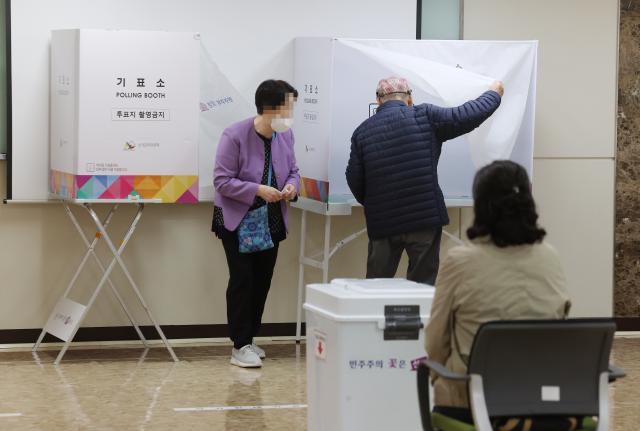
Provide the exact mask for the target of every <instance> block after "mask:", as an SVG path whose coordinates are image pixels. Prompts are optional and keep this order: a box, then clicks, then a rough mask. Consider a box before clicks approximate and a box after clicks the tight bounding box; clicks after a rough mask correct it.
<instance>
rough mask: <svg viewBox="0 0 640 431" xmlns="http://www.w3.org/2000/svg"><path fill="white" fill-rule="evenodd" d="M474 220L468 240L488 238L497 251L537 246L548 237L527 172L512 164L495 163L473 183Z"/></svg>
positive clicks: (477, 176) (507, 162)
mask: <svg viewBox="0 0 640 431" xmlns="http://www.w3.org/2000/svg"><path fill="white" fill-rule="evenodd" d="M473 200H474V204H473V208H474V212H475V220H474V221H473V225H472V226H471V227H470V228H469V229H468V230H467V236H468V237H469V239H474V238H478V237H483V236H487V235H488V236H489V237H490V238H491V240H492V241H493V243H494V244H495V245H497V246H498V247H508V246H511V245H521V244H534V243H536V242H540V241H542V239H543V238H544V237H545V235H546V234H547V233H546V232H545V230H544V229H542V228H540V227H539V226H538V223H537V221H538V213H537V212H536V203H535V202H534V200H533V196H532V195H531V183H530V182H529V176H528V175H527V171H526V170H525V169H524V168H523V167H522V166H520V165H519V164H517V163H514V162H511V161H509V160H498V161H495V162H493V163H491V164H489V165H487V166H485V167H483V168H482V169H480V170H479V171H478V173H477V174H476V177H475V179H474V181H473Z"/></svg>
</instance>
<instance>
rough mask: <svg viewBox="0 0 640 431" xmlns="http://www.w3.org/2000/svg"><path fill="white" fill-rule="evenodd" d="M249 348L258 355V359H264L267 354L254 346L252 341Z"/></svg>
mask: <svg viewBox="0 0 640 431" xmlns="http://www.w3.org/2000/svg"><path fill="white" fill-rule="evenodd" d="M251 350H253V351H254V352H256V355H258V356H259V357H260V359H264V358H266V357H267V354H266V353H265V352H264V350H262V349H261V348H260V347H258V346H256V344H255V343H253V344H252V345H251Z"/></svg>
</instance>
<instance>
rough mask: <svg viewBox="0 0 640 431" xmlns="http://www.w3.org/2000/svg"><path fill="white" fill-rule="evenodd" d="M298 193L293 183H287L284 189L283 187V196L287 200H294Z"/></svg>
mask: <svg viewBox="0 0 640 431" xmlns="http://www.w3.org/2000/svg"><path fill="white" fill-rule="evenodd" d="M297 194H298V191H297V190H296V187H295V186H294V185H293V184H287V185H286V186H285V187H284V189H282V198H283V199H285V200H287V201H291V200H294V199H295V198H296V195H297Z"/></svg>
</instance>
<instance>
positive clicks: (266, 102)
mask: <svg viewBox="0 0 640 431" xmlns="http://www.w3.org/2000/svg"><path fill="white" fill-rule="evenodd" d="M288 94H293V97H294V98H297V97H298V90H296V89H295V88H293V86H292V85H291V84H289V83H288V82H287V81H282V80H276V79H268V80H266V81H264V82H263V83H262V84H260V85H258V89H257V90H256V108H257V109H258V114H260V115H262V113H263V112H264V110H265V109H269V108H276V107H278V106H282V105H284V104H285V102H286V100H287V95H288Z"/></svg>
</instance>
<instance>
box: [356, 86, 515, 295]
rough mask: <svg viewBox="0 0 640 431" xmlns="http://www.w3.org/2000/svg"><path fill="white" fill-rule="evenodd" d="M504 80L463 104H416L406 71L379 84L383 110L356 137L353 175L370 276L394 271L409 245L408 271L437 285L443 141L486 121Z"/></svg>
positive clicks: (410, 275) (411, 277)
mask: <svg viewBox="0 0 640 431" xmlns="http://www.w3.org/2000/svg"><path fill="white" fill-rule="evenodd" d="M503 93H504V88H503V86H502V83H501V82H494V83H493V84H492V85H491V86H490V88H489V91H487V92H485V93H484V94H482V95H481V96H480V97H478V98H477V99H475V100H472V101H469V102H467V103H465V104H464V105H462V106H459V107H456V108H442V107H439V106H435V105H431V104H422V105H417V106H414V105H413V101H412V99H411V89H410V88H409V84H408V83H407V81H406V80H405V79H403V78H396V77H391V78H387V79H383V80H381V81H380V83H379V84H378V88H377V91H376V96H377V98H378V104H379V107H378V110H377V112H376V114H375V115H373V116H372V117H371V118H369V119H367V120H366V121H364V122H363V123H362V124H361V125H360V126H359V127H358V128H357V129H356V130H355V132H354V133H353V136H352V138H351V157H350V159H349V165H348V166H347V172H346V175H347V182H348V184H349V188H350V189H351V192H352V193H353V195H354V196H355V198H356V199H357V200H358V202H360V203H361V204H362V205H363V206H364V211H365V217H366V220H367V231H368V234H369V255H368V258H367V278H391V277H394V276H395V274H396V271H397V269H398V263H399V262H400V257H401V256H402V252H403V251H404V250H406V251H407V254H408V255H409V269H408V272H407V278H408V279H409V280H413V281H417V282H420V283H427V284H431V285H433V284H434V283H435V280H436V276H437V275H438V267H439V265H440V258H439V253H440V239H441V237H442V226H445V225H447V224H449V217H448V215H447V208H446V207H445V203H444V196H443V194H442V190H440V186H439V185H438V159H439V158H440V153H441V150H442V143H443V142H445V141H448V140H451V139H454V138H456V137H458V136H460V135H464V134H465V133H469V132H470V131H472V130H473V129H475V128H477V127H478V126H480V125H481V124H482V123H483V122H484V121H485V120H486V119H487V118H489V117H490V116H491V114H493V113H494V112H495V110H496V109H498V107H499V106H500V101H501V99H502V95H503Z"/></svg>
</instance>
